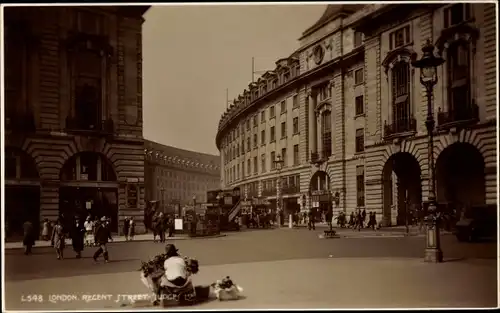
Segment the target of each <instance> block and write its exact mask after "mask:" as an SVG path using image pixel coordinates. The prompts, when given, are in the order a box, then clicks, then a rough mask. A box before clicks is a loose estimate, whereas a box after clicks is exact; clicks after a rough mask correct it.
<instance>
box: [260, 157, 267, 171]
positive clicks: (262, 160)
mask: <svg viewBox="0 0 500 313" xmlns="http://www.w3.org/2000/svg"><path fill="white" fill-rule="evenodd" d="M260 162H261V164H260V170H261V172H262V173H265V172H266V155H265V154H262V155H261V156H260Z"/></svg>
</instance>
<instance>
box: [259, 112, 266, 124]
mask: <svg viewBox="0 0 500 313" xmlns="http://www.w3.org/2000/svg"><path fill="white" fill-rule="evenodd" d="M260 122H261V123H265V122H266V111H265V110H264V111H262V112H260Z"/></svg>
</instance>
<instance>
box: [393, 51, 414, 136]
mask: <svg viewBox="0 0 500 313" xmlns="http://www.w3.org/2000/svg"><path fill="white" fill-rule="evenodd" d="M391 88H392V124H393V126H392V127H393V129H392V131H393V132H395V133H400V132H405V131H409V130H410V126H411V125H410V123H411V115H412V114H411V107H410V65H409V64H408V62H405V61H400V62H398V63H397V64H396V65H395V66H394V67H393V68H392V87H391Z"/></svg>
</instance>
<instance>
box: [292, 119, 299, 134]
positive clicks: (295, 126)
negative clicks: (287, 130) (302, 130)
mask: <svg viewBox="0 0 500 313" xmlns="http://www.w3.org/2000/svg"><path fill="white" fill-rule="evenodd" d="M298 133H299V118H298V117H294V118H293V134H294V135H295V134H298Z"/></svg>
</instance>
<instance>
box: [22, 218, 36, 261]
mask: <svg viewBox="0 0 500 313" xmlns="http://www.w3.org/2000/svg"><path fill="white" fill-rule="evenodd" d="M23 232H24V236H23V246H24V254H26V255H28V254H31V248H32V247H33V246H34V245H35V230H34V227H33V224H32V223H31V222H30V221H26V222H24V224H23Z"/></svg>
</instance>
